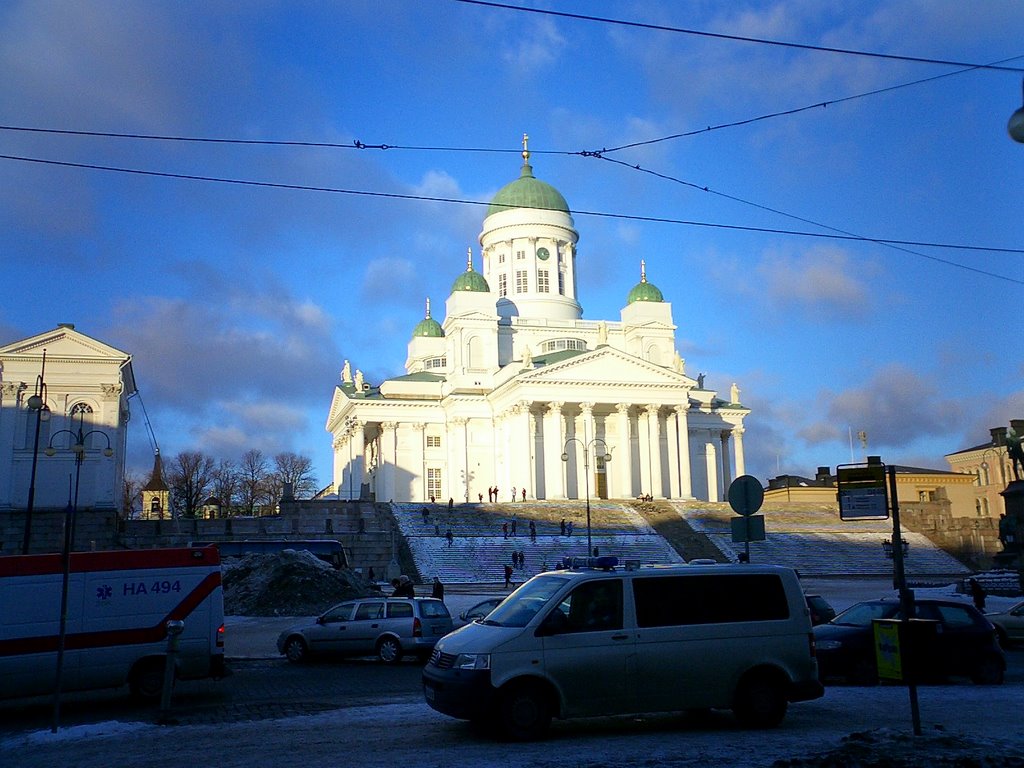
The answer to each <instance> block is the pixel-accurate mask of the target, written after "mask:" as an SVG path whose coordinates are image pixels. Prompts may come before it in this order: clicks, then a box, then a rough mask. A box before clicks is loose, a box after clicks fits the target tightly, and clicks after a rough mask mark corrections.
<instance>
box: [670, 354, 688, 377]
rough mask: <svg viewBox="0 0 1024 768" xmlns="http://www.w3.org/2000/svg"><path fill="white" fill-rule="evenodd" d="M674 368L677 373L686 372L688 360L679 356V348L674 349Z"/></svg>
mask: <svg viewBox="0 0 1024 768" xmlns="http://www.w3.org/2000/svg"><path fill="white" fill-rule="evenodd" d="M672 370H673V371H675V372H676V373H682V374H685V373H686V360H684V359H683V358H682V357H680V356H679V350H678V349H674V350H672Z"/></svg>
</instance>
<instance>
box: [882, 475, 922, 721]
mask: <svg viewBox="0 0 1024 768" xmlns="http://www.w3.org/2000/svg"><path fill="white" fill-rule="evenodd" d="M889 494H890V497H891V499H892V564H893V569H894V570H895V576H896V588H897V589H898V590H899V593H900V611H901V612H902V614H903V622H902V624H903V627H905V628H907V629H908V630H909V627H910V618H911V617H912V616H913V615H914V593H913V591H911V590H909V589H907V574H906V570H905V568H904V563H903V539H902V537H901V536H900V502H899V497H898V496H897V488H896V467H894V466H892V465H890V466H889ZM908 641H909V642H908ZM912 643H913V641H912V640H911V633H910V632H909V631H907V632H904V633H903V637H902V638H901V641H900V662H901V667H902V668H903V670H904V679H906V681H907V691H908V693H909V694H910V718H911V721H912V722H913V726H914V735H915V736H920V735H921V711H920V708H919V707H918V703H917V680H916V676H915V675H913V674H909V675H908V674H907V670H908V667H909V665H908V664H906V660H907V657H908V656H911V657H912V656H913V655H914V651H915V649H914V648H913V647H912ZM907 645H910V646H911V647H907ZM908 652H909V653H908Z"/></svg>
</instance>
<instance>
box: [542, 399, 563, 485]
mask: <svg viewBox="0 0 1024 768" xmlns="http://www.w3.org/2000/svg"><path fill="white" fill-rule="evenodd" d="M563 405H564V403H561V402H550V403H548V407H547V412H546V413H545V414H544V498H546V499H564V498H565V483H564V482H563V480H562V473H563V472H564V471H565V466H564V462H563V461H562V449H563V448H564V447H565V438H564V436H563V434H562V429H563V424H562V406H563Z"/></svg>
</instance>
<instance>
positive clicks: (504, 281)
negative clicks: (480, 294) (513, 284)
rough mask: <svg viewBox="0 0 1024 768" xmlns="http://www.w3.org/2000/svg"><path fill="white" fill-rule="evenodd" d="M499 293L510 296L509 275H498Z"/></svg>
mask: <svg viewBox="0 0 1024 768" xmlns="http://www.w3.org/2000/svg"><path fill="white" fill-rule="evenodd" d="M498 295H499V296H508V275H498Z"/></svg>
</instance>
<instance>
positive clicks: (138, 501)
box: [121, 469, 146, 520]
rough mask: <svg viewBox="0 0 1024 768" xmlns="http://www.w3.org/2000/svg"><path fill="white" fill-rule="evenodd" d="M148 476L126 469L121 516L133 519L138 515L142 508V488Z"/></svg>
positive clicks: (122, 487) (122, 489)
mask: <svg viewBox="0 0 1024 768" xmlns="http://www.w3.org/2000/svg"><path fill="white" fill-rule="evenodd" d="M145 485H146V478H145V477H144V476H143V475H140V474H139V473H138V472H136V471H134V470H131V469H126V470H125V471H124V480H123V481H122V485H121V517H122V518H123V519H125V520H132V519H134V518H136V517H138V514H139V512H140V511H141V509H142V489H143V487H144V486H145Z"/></svg>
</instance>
